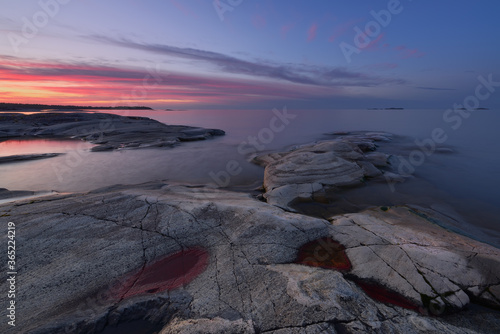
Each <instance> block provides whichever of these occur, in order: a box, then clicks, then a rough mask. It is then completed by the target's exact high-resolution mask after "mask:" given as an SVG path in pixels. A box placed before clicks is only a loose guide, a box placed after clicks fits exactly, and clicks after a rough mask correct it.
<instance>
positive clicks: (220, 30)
mask: <svg viewBox="0 0 500 334" xmlns="http://www.w3.org/2000/svg"><path fill="white" fill-rule="evenodd" d="M0 6H1V11H0V13H1V14H0V17H1V23H0V31H1V38H0V74H1V76H0V82H1V86H0V94H2V97H3V99H4V101H11V102H14V101H16V100H19V99H23V100H25V101H30V102H47V103H74V104H89V103H91V104H98V105H99V104H102V105H109V104H112V103H118V102H117V100H121V101H125V100H126V101H127V102H129V103H132V104H145V105H150V106H157V107H167V106H169V107H183V108H208V109H210V108H221V107H225V108H238V109H245V108H248V109H253V108H268V107H269V105H281V104H282V103H287V104H288V105H289V106H292V105H293V106H295V107H297V108H301V109H305V108H313V109H316V108H366V107H386V106H402V107H407V108H447V107H449V106H451V105H453V103H458V104H460V103H462V102H463V101H464V99H466V98H467V97H468V96H470V95H474V94H475V89H476V87H477V86H478V84H479V83H480V81H478V77H479V76H482V77H484V78H485V79H486V80H492V81H494V82H497V81H499V82H500V60H499V59H500V57H499V56H500V52H499V51H500V50H499V49H500V43H499V42H498V41H499V40H500V25H499V23H498V22H499V20H498V18H497V16H498V10H497V8H500V5H499V4H498V2H495V1H493V0H485V1H481V2H477V1H476V2H473V1H465V0H455V1H451V0H442V1H430V0H427V1H425V0H413V1H410V0H401V1H397V0H390V1H382V0H380V1H379V0H377V1H367V0H365V1H362V0H358V1H298V0H287V1H278V0H266V1H264V0H215V1H211V0H164V1H159V0H150V1H138V0H128V1H118V0H109V1H98V0H42V1H17V2H11V1H9V2H6V1H2V2H1V4H0ZM489 76H491V79H488V77H489ZM498 89H499V90H500V87H498ZM480 106H481V107H490V108H498V107H500V93H498V92H492V94H490V95H489V96H488V98H487V99H483V100H481V105H480Z"/></svg>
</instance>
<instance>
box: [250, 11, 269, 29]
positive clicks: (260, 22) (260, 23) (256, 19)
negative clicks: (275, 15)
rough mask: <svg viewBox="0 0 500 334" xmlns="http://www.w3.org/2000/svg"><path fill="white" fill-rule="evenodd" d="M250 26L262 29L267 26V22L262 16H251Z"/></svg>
mask: <svg viewBox="0 0 500 334" xmlns="http://www.w3.org/2000/svg"><path fill="white" fill-rule="evenodd" d="M252 24H253V26H254V27H255V28H264V27H265V26H266V24H267V21H266V18H265V17H264V16H263V15H260V14H255V15H254V16H252Z"/></svg>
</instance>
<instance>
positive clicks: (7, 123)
mask: <svg viewBox="0 0 500 334" xmlns="http://www.w3.org/2000/svg"><path fill="white" fill-rule="evenodd" d="M221 135H224V131H222V130H217V129H203V128H196V127H190V126H183V125H166V124H163V123H160V122H158V121H155V120H153V119H150V118H147V117H136V116H129V117H127V116H119V115H114V114H104V113H37V114H30V115H25V114H19V113H2V114H1V115H0V139H2V140H7V139H20V138H78V139H83V140H86V141H89V142H91V143H94V144H97V145H98V146H95V147H93V148H92V150H93V151H106V150H114V149H121V148H148V147H171V146H173V145H176V144H178V143H179V142H181V141H190V140H204V139H207V138H211V137H214V136H221Z"/></svg>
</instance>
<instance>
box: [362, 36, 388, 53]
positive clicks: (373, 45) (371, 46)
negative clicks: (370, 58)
mask: <svg viewBox="0 0 500 334" xmlns="http://www.w3.org/2000/svg"><path fill="white" fill-rule="evenodd" d="M384 36H385V34H384V33H382V34H380V35H378V36H377V38H375V39H374V40H372V41H371V42H370V43H368V45H367V46H366V47H364V48H363V49H364V50H370V49H376V48H377V46H378V43H379V42H380V41H381V40H382V39H383V38H384Z"/></svg>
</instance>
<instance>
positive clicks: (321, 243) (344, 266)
mask: <svg viewBox="0 0 500 334" xmlns="http://www.w3.org/2000/svg"><path fill="white" fill-rule="evenodd" d="M295 263H299V264H304V265H306V266H311V267H320V268H325V269H336V270H341V271H348V270H350V269H351V262H350V261H349V258H348V257H347V255H346V253H345V247H344V246H343V245H342V244H340V243H339V242H337V241H335V240H333V239H332V238H329V237H325V238H320V239H317V240H313V241H311V242H309V243H307V244H305V245H303V246H302V247H300V249H299V253H298V254H297V258H296V260H295Z"/></svg>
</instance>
